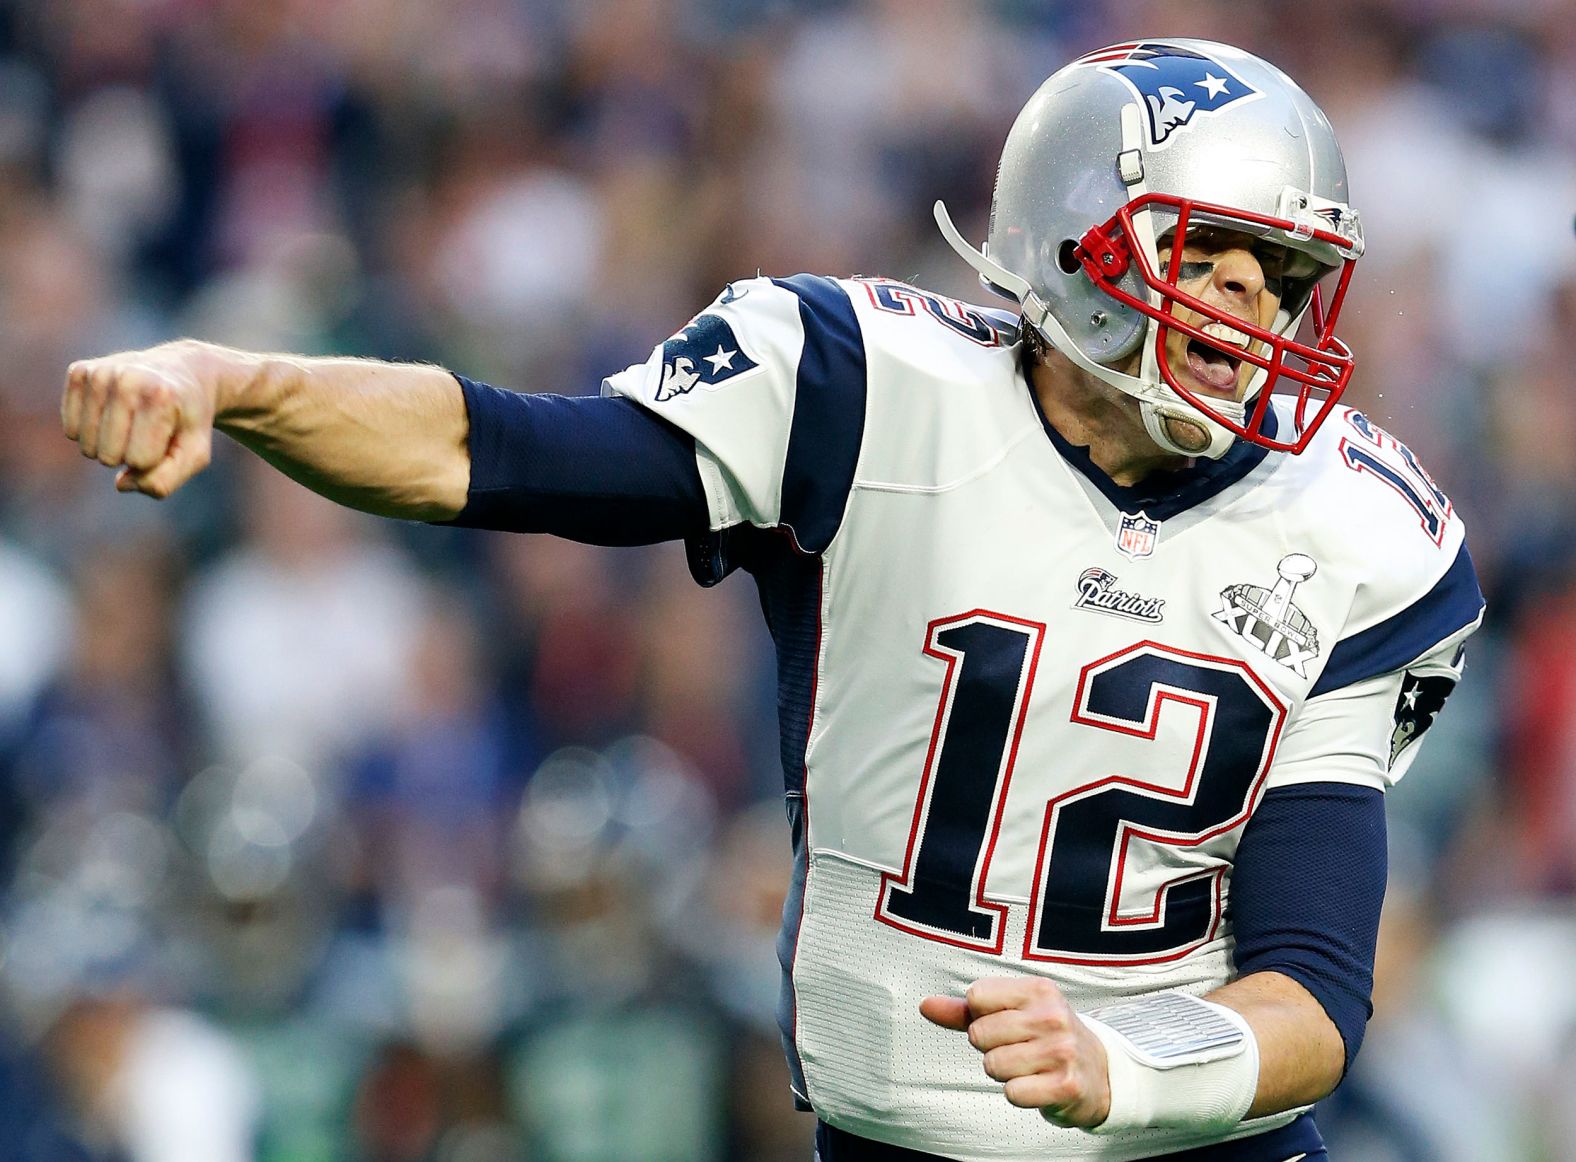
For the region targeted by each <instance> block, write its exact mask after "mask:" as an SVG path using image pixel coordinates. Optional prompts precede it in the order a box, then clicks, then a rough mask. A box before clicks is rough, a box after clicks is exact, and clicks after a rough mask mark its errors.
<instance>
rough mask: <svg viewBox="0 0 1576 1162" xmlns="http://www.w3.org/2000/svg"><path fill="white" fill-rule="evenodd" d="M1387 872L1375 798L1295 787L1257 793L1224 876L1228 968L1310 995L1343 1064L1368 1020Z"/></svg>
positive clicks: (1327, 787)
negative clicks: (1276, 977)
mask: <svg viewBox="0 0 1576 1162" xmlns="http://www.w3.org/2000/svg"><path fill="white" fill-rule="evenodd" d="M1387 871H1388V856H1387V853H1386V850H1385V821H1384V795H1383V793H1382V792H1380V791H1377V790H1375V789H1374V788H1372V787H1358V786H1354V785H1351V784H1348V783H1300V784H1297V785H1295V786H1290V787H1277V788H1275V789H1273V790H1271V791H1270V792H1268V793H1267V794H1266V795H1265V796H1264V801H1263V802H1262V803H1260V804H1259V807H1258V810H1256V811H1254V813H1253V818H1252V819H1250V820H1249V821H1248V826H1247V829H1246V830H1245V831H1244V832H1243V835H1242V842H1241V844H1239V845H1238V848H1237V861H1236V867H1235V869H1234V870H1233V872H1232V875H1231V918H1232V926H1233V928H1234V930H1235V933H1236V940H1237V947H1236V951H1235V953H1234V956H1235V960H1236V967H1237V972H1238V973H1239V974H1240V975H1242V976H1246V975H1247V974H1248V973H1252V972H1264V971H1274V972H1280V973H1284V974H1285V975H1287V976H1289V977H1291V978H1292V979H1293V980H1295V981H1296V982H1297V983H1298V984H1300V985H1302V986H1303V987H1304V988H1306V989H1307V990H1308V991H1309V992H1310V993H1312V994H1313V996H1314V999H1315V1000H1317V1001H1318V1002H1319V1004H1321V1005H1322V1006H1324V1011H1325V1013H1327V1014H1328V1015H1329V1018H1330V1020H1331V1021H1332V1022H1334V1024H1335V1027H1336V1028H1337V1029H1338V1030H1340V1034H1341V1041H1342V1042H1343V1043H1344V1044H1345V1047H1346V1065H1347V1068H1350V1067H1351V1064H1352V1058H1354V1057H1356V1056H1357V1049H1358V1047H1359V1046H1360V1045H1361V1044H1362V1040H1363V1031H1364V1029H1365V1028H1366V1027H1367V1024H1368V1018H1369V1017H1370V1016H1371V1015H1372V1014H1373V1002H1372V999H1371V998H1372V995H1373V984H1374V946H1375V944H1376V943H1377V941H1378V937H1379V910H1380V906H1381V905H1382V904H1383V903H1384V889H1385V876H1386V874H1387Z"/></svg>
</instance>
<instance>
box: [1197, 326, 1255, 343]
mask: <svg viewBox="0 0 1576 1162" xmlns="http://www.w3.org/2000/svg"><path fill="white" fill-rule="evenodd" d="M1201 329H1202V330H1203V332H1204V334H1206V335H1208V336H1209V337H1210V338H1211V339H1219V340H1220V341H1221V342H1222V343H1230V344H1231V345H1232V346H1233V347H1246V346H1247V345H1248V337H1247V336H1246V335H1244V334H1243V333H1242V332H1241V331H1239V330H1237V329H1236V328H1235V327H1228V326H1226V324H1224V323H1206V324H1204V326H1203V327H1202V328H1201Z"/></svg>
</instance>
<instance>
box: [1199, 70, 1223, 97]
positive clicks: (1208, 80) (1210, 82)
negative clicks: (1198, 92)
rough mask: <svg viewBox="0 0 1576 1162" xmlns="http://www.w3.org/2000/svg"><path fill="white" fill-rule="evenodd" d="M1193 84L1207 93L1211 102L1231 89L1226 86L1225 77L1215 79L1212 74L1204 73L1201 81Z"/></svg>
mask: <svg viewBox="0 0 1576 1162" xmlns="http://www.w3.org/2000/svg"><path fill="white" fill-rule="evenodd" d="M1193 83H1194V84H1195V85H1197V86H1198V87H1199V88H1201V89H1203V90H1204V91H1205V92H1206V93H1208V94H1209V98H1210V100H1212V101H1213V100H1214V99H1215V98H1216V97H1218V96H1220V95H1221V94H1222V93H1224V92H1227V91H1228V90H1229V89H1230V88H1231V86H1230V85H1228V84H1226V78H1225V77H1217V76H1216V75H1215V74H1214V73H1205V74H1204V79H1203V80H1202V81H1194V82H1193Z"/></svg>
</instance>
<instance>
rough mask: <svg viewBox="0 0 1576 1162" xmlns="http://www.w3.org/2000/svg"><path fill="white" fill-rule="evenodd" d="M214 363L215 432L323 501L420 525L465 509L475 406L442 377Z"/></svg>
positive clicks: (349, 362) (429, 370)
mask: <svg viewBox="0 0 1576 1162" xmlns="http://www.w3.org/2000/svg"><path fill="white" fill-rule="evenodd" d="M209 354H210V355H211V357H212V358H213V360H214V366H215V368H216V373H215V374H216V376H217V378H216V381H215V382H216V385H217V391H216V395H215V416H214V426H215V427H217V428H218V429H219V430H220V431H222V432H224V433H226V434H227V435H229V436H231V437H232V438H234V439H235V440H237V441H238V442H240V443H242V444H244V445H246V446H247V447H248V448H250V449H252V450H253V451H254V452H256V453H257V454H258V455H260V456H262V457H263V458H264V459H266V460H267V461H269V463H271V464H273V465H274V466H275V467H277V468H278V469H280V470H281V471H282V472H284V473H286V474H287V475H289V476H291V477H293V478H294V479H296V480H299V481H300V482H301V483H302V484H304V485H306V486H307V487H308V488H310V489H312V490H313V491H314V492H318V493H320V494H322V495H323V496H326V497H328V498H329V499H330V500H334V501H337V502H338V503H340V504H345V505H349V506H351V507H353V508H359V509H362V510H364V511H366V512H372V513H376V514H378V515H380V516H392V517H403V518H407V519H413V520H446V519H448V518H450V517H453V516H455V515H456V514H457V513H459V511H460V510H461V509H463V508H464V507H465V499H466V490H467V486H468V483H469V479H470V457H469V454H468V452H467V449H466V435H467V420H466V412H465V400H464V396H463V395H462V393H461V391H460V387H459V384H458V383H457V382H456V381H455V379H454V377H453V376H452V375H450V374H449V373H448V372H447V371H444V370H443V369H442V368H438V367H428V366H419V365H413V364H395V363H381V362H377V361H373V360H366V359H346V358H308V357H305V356H296V355H258V354H251V353H248V352H242V351H234V350H230V349H228V348H211V349H210V351H209Z"/></svg>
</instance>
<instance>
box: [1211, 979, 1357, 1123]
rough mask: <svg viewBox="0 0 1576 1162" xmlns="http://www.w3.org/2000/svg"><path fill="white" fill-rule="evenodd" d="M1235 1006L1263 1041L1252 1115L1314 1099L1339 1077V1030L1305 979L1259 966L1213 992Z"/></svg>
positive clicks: (1250, 1109)
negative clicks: (1260, 968) (1299, 980)
mask: <svg viewBox="0 0 1576 1162" xmlns="http://www.w3.org/2000/svg"><path fill="white" fill-rule="evenodd" d="M1208 999H1209V1000H1211V1001H1214V1002H1215V1003H1217V1004H1221V1005H1225V1006H1226V1007H1228V1008H1231V1009H1234V1010H1236V1011H1237V1012H1238V1013H1240V1014H1241V1015H1242V1016H1243V1018H1244V1019H1245V1020H1246V1021H1247V1022H1248V1024H1249V1026H1251V1027H1252V1029H1253V1036H1254V1039H1255V1040H1256V1041H1257V1042H1258V1047H1259V1083H1258V1089H1257V1091H1256V1093H1255V1094H1254V1098H1253V1104H1252V1105H1251V1106H1249V1107H1248V1113H1247V1116H1248V1117H1250V1118H1257V1117H1264V1116H1266V1115H1268V1114H1274V1113H1279V1112H1280V1111H1282V1110H1289V1109H1295V1108H1297V1107H1298V1106H1305V1105H1311V1104H1313V1103H1314V1102H1316V1101H1319V1100H1320V1099H1321V1098H1324V1097H1326V1096H1327V1095H1328V1094H1329V1092H1330V1091H1331V1090H1332V1089H1334V1088H1335V1086H1336V1083H1338V1082H1339V1081H1340V1080H1341V1069H1342V1065H1343V1063H1344V1061H1345V1055H1344V1050H1343V1048H1342V1043H1341V1035H1340V1033H1339V1032H1338V1031H1337V1030H1336V1027H1335V1024H1334V1022H1332V1021H1331V1020H1330V1018H1329V1017H1328V1016H1326V1015H1325V1012H1324V1009H1323V1008H1322V1007H1321V1006H1320V1004H1319V1002H1318V1001H1316V1000H1314V998H1313V996H1312V995H1311V994H1310V993H1309V992H1308V990H1307V989H1305V988H1303V987H1302V985H1300V984H1298V983H1297V982H1296V981H1294V980H1292V979H1291V977H1289V976H1285V975H1283V974H1281V973H1278V972H1256V973H1253V974H1251V975H1249V976H1244V977H1241V978H1240V979H1238V980H1235V981H1232V982H1231V983H1230V984H1228V985H1225V986H1224V987H1222V988H1218V989H1216V990H1215V991H1214V992H1212V993H1210V994H1209V997H1208Z"/></svg>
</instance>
